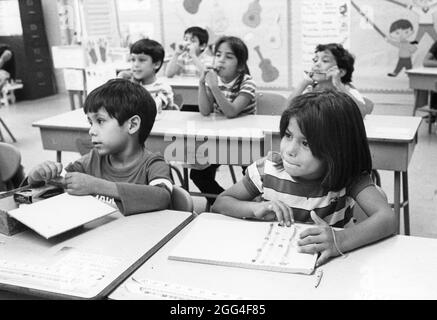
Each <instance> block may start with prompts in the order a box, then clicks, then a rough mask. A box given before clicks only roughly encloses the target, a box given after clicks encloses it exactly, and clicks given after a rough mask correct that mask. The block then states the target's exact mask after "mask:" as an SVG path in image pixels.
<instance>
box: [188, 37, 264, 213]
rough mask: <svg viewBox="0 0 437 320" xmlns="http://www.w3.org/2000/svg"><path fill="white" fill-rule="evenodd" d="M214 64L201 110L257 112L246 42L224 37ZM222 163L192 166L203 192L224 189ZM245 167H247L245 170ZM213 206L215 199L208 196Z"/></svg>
mask: <svg viewBox="0 0 437 320" xmlns="http://www.w3.org/2000/svg"><path fill="white" fill-rule="evenodd" d="M214 48H215V49H214V54H215V56H214V67H213V68H210V69H208V70H206V71H205V72H204V74H203V76H202V77H201V78H200V81H199V110H200V112H201V113H202V115H204V116H208V115H209V114H211V113H218V114H221V115H224V116H226V117H227V118H235V117H238V116H240V115H243V114H254V113H255V111H256V101H255V91H256V85H255V82H254V81H253V79H252V77H251V76H250V72H249V68H248V66H247V60H248V59H249V52H248V49H247V46H246V44H245V43H244V42H243V41H242V40H241V39H240V38H237V37H228V36H225V37H221V38H220V39H218V40H217V42H216V44H215V46H214ZM218 167H219V166H218V165H210V166H208V167H206V168H204V169H203V170H197V169H191V172H190V178H191V180H193V182H194V184H195V185H196V186H197V187H198V188H199V190H200V191H201V192H202V193H210V194H219V193H221V192H222V191H224V189H223V188H222V187H221V186H220V185H219V184H218V183H217V181H216V180H215V174H216V171H217V168H218ZM244 169H245V168H243V170H244ZM207 200H208V203H209V204H210V205H212V204H213V203H214V200H215V199H214V198H207Z"/></svg>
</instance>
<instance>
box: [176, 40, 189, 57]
mask: <svg viewBox="0 0 437 320" xmlns="http://www.w3.org/2000/svg"><path fill="white" fill-rule="evenodd" d="M187 49H188V43H186V42H185V41H184V42H180V43H178V44H177V45H176V51H175V53H176V54H177V55H178V56H179V55H181V54H182V53H183V52H184V51H187Z"/></svg>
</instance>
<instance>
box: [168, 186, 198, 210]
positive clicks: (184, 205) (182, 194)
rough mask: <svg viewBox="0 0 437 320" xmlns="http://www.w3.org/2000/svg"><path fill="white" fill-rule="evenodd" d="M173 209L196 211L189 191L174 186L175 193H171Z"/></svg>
mask: <svg viewBox="0 0 437 320" xmlns="http://www.w3.org/2000/svg"><path fill="white" fill-rule="evenodd" d="M171 207H172V209H173V210H177V211H188V212H193V211H194V204H193V199H192V198H191V196H190V194H189V193H188V191H187V190H185V189H183V188H182V187H179V186H177V185H173V192H172V193H171Z"/></svg>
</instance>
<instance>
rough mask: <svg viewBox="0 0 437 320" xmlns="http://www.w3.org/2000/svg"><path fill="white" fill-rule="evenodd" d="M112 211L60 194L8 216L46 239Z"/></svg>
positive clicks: (95, 202) (94, 201) (100, 204)
mask: <svg viewBox="0 0 437 320" xmlns="http://www.w3.org/2000/svg"><path fill="white" fill-rule="evenodd" d="M115 211H117V209H116V208H114V207H111V206H110V205H108V204H106V203H103V202H101V201H99V200H97V199H96V198H95V197H93V196H72V195H69V194H68V193H63V194H60V195H58V196H54V197H51V198H49V199H46V200H43V201H39V202H35V203H32V204H29V205H24V206H21V207H20V208H18V209H14V210H11V211H9V215H10V216H11V217H13V218H14V219H16V220H18V221H20V222H21V223H22V224H24V225H26V226H27V227H29V228H30V229H32V230H34V231H35V232H37V233H38V234H40V235H42V236H43V237H44V238H46V239H49V238H52V237H54V236H57V235H59V234H61V233H64V232H66V231H69V230H71V229H73V228H76V227H79V226H81V225H83V224H85V223H88V222H91V221H93V220H95V219H98V218H101V217H103V216H106V215H108V214H111V213H113V212H115Z"/></svg>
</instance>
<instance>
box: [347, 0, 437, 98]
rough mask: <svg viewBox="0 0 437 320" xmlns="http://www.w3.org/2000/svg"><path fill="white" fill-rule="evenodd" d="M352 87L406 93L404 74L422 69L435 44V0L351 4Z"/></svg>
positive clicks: (364, 0)
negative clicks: (354, 57)
mask: <svg viewBox="0 0 437 320" xmlns="http://www.w3.org/2000/svg"><path fill="white" fill-rule="evenodd" d="M351 7H352V8H351V13H352V15H351V19H352V26H353V27H352V30H351V50H352V51H353V53H354V54H355V55H356V57H357V59H356V65H355V72H354V78H355V81H354V82H355V84H356V85H357V86H358V87H359V88H360V89H362V90H364V91H374V92H386V91H389V92H407V91H409V83H408V76H407V74H406V73H405V71H406V70H408V69H411V68H415V67H421V66H422V63H423V59H424V57H425V55H426V53H427V52H428V50H429V49H430V47H431V45H432V44H433V43H434V42H435V41H437V32H436V26H437V24H436V22H437V0H427V1H423V0H351Z"/></svg>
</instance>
